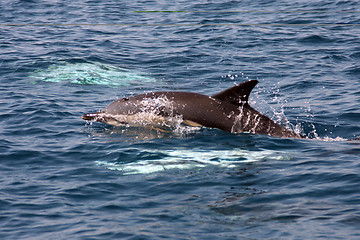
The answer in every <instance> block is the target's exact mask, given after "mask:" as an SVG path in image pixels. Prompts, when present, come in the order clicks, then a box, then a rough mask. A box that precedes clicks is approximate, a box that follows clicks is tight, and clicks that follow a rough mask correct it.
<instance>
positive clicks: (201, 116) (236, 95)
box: [82, 80, 304, 138]
mask: <svg viewBox="0 0 360 240" xmlns="http://www.w3.org/2000/svg"><path fill="white" fill-rule="evenodd" d="M256 84H258V81H257V80H249V81H246V82H243V83H240V84H238V85H235V86H233V87H231V88H229V89H226V90H224V91H222V92H220V93H217V94H215V95H212V96H207V95H203V94H199V93H192V92H171V91H170V92H149V93H145V94H140V95H136V96H131V97H124V98H121V99H118V100H116V101H114V102H112V103H110V104H109V105H108V106H107V107H106V108H105V109H104V110H102V111H100V112H95V113H87V114H84V115H83V116H82V119H84V120H89V121H97V122H102V123H106V124H110V125H114V126H121V125H129V126H151V127H154V128H156V129H164V128H174V127H176V126H179V124H185V125H189V126H193V127H208V128H218V129H221V130H224V131H227V132H230V133H252V134H263V135H269V136H273V137H282V138H304V137H303V136H301V135H299V134H297V133H295V132H294V131H292V130H290V129H287V128H284V127H282V126H281V125H279V124H277V123H275V122H274V121H272V120H271V119H270V118H268V117H267V116H264V115H263V114H261V113H259V112H258V111H256V110H255V109H254V108H252V107H251V106H250V105H249V95H250V93H251V91H252V89H253V88H254V87H255V86H256Z"/></svg>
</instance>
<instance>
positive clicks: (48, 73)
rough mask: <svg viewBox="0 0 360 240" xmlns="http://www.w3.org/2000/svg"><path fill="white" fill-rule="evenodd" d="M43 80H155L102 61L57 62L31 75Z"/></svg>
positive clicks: (107, 82) (111, 83) (122, 83)
mask: <svg viewBox="0 0 360 240" xmlns="http://www.w3.org/2000/svg"><path fill="white" fill-rule="evenodd" d="M32 77H33V78H35V79H38V80H40V81H44V82H68V83H73V84H98V85H108V86H130V85H141V84H142V83H149V82H156V80H155V79H154V78H152V77H150V76H147V75H146V74H144V73H141V72H137V71H135V70H129V69H125V68H120V67H114V66H111V65H106V64H102V63H89V62H83V63H69V62H59V63H57V64H54V65H50V66H49V67H48V68H47V69H45V70H41V71H37V72H35V73H34V74H33V76H32Z"/></svg>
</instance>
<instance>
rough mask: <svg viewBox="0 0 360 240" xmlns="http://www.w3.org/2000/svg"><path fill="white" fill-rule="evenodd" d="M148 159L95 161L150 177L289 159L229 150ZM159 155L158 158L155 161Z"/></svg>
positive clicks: (266, 152)
mask: <svg viewBox="0 0 360 240" xmlns="http://www.w3.org/2000/svg"><path fill="white" fill-rule="evenodd" d="M146 154H148V155H149V156H151V158H155V159H151V160H142V161H137V162H130V163H129V162H125V161H124V162H122V161H114V162H109V161H100V160H99V161H96V164H97V165H98V166H101V167H105V168H107V169H109V170H114V171H120V172H121V173H122V174H124V175H130V174H150V173H156V172H161V171H168V170H176V169H178V170H187V169H200V168H205V167H211V166H213V167H220V168H236V167H238V166H240V164H241V163H249V162H257V161H264V160H290V159H291V156H289V155H285V154H284V153H281V152H277V151H271V150H259V151H249V150H243V149H233V150H210V151H209V150H201V149H193V150H189V149H174V150H146ZM156 156H159V157H158V158H159V159H156Z"/></svg>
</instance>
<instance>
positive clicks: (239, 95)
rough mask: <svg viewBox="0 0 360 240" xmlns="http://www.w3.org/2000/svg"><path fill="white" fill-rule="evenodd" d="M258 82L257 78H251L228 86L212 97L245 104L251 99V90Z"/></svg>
mask: <svg viewBox="0 0 360 240" xmlns="http://www.w3.org/2000/svg"><path fill="white" fill-rule="evenodd" d="M256 84H258V81H257V80H250V81H246V82H243V83H240V84H238V85H236V86H234V87H231V88H228V89H226V90H224V91H222V92H220V93H217V94H215V95H213V96H211V97H213V98H216V99H219V100H222V101H225V102H229V103H231V104H235V105H243V104H245V103H247V102H248V101H249V95H250V93H251V90H253V88H254V87H255V86H256Z"/></svg>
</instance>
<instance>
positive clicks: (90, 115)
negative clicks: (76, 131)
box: [81, 112, 99, 121]
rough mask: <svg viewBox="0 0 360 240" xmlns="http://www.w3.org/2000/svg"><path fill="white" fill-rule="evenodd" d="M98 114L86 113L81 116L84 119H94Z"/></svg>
mask: <svg viewBox="0 0 360 240" xmlns="http://www.w3.org/2000/svg"><path fill="white" fill-rule="evenodd" d="M98 115H99V112H97V113H87V114H84V115H83V116H82V117H81V118H82V119H84V120H89V121H91V120H95V118H96V117H98Z"/></svg>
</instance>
